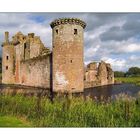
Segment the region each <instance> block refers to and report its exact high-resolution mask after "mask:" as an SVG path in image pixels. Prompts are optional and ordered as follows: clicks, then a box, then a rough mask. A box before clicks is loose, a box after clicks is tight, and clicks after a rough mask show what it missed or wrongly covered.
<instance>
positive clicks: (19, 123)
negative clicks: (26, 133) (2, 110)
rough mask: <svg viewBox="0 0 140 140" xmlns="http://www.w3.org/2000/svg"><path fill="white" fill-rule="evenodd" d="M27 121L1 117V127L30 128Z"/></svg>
mask: <svg viewBox="0 0 140 140" xmlns="http://www.w3.org/2000/svg"><path fill="white" fill-rule="evenodd" d="M30 126H31V125H29V123H27V122H26V121H25V120H22V119H19V118H17V117H14V116H0V127H30Z"/></svg>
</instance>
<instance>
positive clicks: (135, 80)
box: [115, 77, 140, 86]
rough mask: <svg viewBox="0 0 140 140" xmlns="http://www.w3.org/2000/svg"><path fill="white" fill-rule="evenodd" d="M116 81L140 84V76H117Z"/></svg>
mask: <svg viewBox="0 0 140 140" xmlns="http://www.w3.org/2000/svg"><path fill="white" fill-rule="evenodd" d="M115 80H116V81H118V82H123V83H132V84H136V85H139V86H140V77H116V78H115Z"/></svg>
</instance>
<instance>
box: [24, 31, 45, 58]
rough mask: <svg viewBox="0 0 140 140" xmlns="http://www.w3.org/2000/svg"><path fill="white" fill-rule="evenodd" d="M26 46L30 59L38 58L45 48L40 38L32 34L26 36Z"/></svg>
mask: <svg viewBox="0 0 140 140" xmlns="http://www.w3.org/2000/svg"><path fill="white" fill-rule="evenodd" d="M27 44H29V46H30V58H34V57H37V56H39V55H40V53H41V52H42V50H43V49H44V48H45V46H44V44H43V43H42V41H41V40H40V37H39V36H34V34H33V33H30V34H28V39H27Z"/></svg>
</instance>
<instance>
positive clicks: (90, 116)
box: [0, 95, 140, 127]
mask: <svg viewBox="0 0 140 140" xmlns="http://www.w3.org/2000/svg"><path fill="white" fill-rule="evenodd" d="M2 116H7V117H15V118H24V120H26V121H25V122H28V123H27V124H29V126H32V127H140V98H138V99H135V98H132V97H128V96H126V95H119V96H117V97H116V100H114V101H111V102H110V101H108V102H104V101H101V102H97V101H96V102H95V101H93V100H91V99H90V98H87V100H84V99H83V98H82V97H75V98H74V97H73V98H72V99H70V98H62V97H61V98H60V97H56V98H55V99H54V102H53V103H52V102H51V101H50V100H49V99H48V98H47V97H36V96H33V97H29V96H27V97H25V96H23V95H14V96H11V95H0V126H1V127H3V126H4V123H3V122H2V121H1V119H2ZM8 121H9V120H8ZM9 122H10V121H9ZM9 126H11V125H10V123H9ZM12 126H13V124H12ZM14 126H15V127H18V126H19V125H17V123H15V125H14ZM25 126H27V125H25Z"/></svg>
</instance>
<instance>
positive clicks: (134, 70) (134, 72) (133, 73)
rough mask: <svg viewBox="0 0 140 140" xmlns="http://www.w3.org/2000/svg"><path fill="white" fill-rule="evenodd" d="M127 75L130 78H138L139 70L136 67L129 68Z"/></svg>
mask: <svg viewBox="0 0 140 140" xmlns="http://www.w3.org/2000/svg"><path fill="white" fill-rule="evenodd" d="M127 75H131V76H138V75H140V68H138V67H131V68H129V70H128V72H127Z"/></svg>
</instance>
